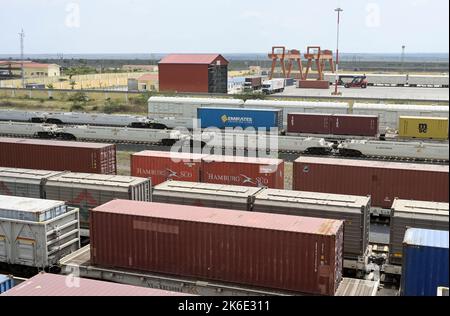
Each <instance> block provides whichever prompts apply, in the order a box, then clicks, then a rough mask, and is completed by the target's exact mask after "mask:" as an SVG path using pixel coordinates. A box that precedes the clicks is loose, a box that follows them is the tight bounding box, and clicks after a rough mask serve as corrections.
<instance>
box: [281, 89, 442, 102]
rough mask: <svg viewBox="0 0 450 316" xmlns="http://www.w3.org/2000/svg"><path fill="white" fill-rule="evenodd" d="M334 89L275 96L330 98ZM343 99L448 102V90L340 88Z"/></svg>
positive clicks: (285, 93) (289, 90) (301, 90)
mask: <svg viewBox="0 0 450 316" xmlns="http://www.w3.org/2000/svg"><path fill="white" fill-rule="evenodd" d="M333 89H334V88H330V89H329V90H321V89H298V88H296V87H287V88H286V90H285V91H284V92H283V93H279V94H275V96H276V95H283V96H308V97H315V96H325V97H328V96H331V92H332V91H333ZM340 91H341V92H342V96H343V97H361V98H380V99H405V100H408V99H417V100H431V99H432V100H442V101H449V90H448V89H445V88H409V87H404V88H394V87H368V88H367V89H356V88H352V89H345V88H340Z"/></svg>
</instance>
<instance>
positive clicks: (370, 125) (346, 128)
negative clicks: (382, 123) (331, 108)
mask: <svg viewBox="0 0 450 316" xmlns="http://www.w3.org/2000/svg"><path fill="white" fill-rule="evenodd" d="M331 121H332V123H331V124H330V125H331V134H333V135H350V136H367V137H376V136H377V135H378V130H379V119H378V116H375V115H343V114H336V115H333V116H332V117H331Z"/></svg>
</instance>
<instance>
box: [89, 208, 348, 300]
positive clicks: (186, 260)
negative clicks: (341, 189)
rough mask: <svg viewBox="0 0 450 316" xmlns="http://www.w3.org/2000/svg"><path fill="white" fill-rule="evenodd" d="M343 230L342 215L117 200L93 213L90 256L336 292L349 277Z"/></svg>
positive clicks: (95, 260) (205, 276) (141, 267)
mask: <svg viewBox="0 0 450 316" xmlns="http://www.w3.org/2000/svg"><path fill="white" fill-rule="evenodd" d="M343 232H344V223H343V221H339V220H331V219H318V218H310V217H299V216H287V215H278V214H265V213H255V212H243V211H230V210H222V209H212V208H201V207H193V206H186V205H171V204H160V203H145V202H135V201H123V200H114V201H111V202H109V203H107V204H104V205H102V206H100V207H97V208H95V209H93V210H92V212H91V259H90V260H91V263H92V264H93V265H98V266H103V267H115V268H120V269H131V270H137V271H146V272H150V273H163V274H167V275H178V276H182V277H190V278H198V279H200V280H204V281H206V282H207V281H210V282H211V281H216V282H226V283H228V284H241V285H248V286H252V287H255V288H264V289H276V290H282V291H289V292H295V293H303V294H310V295H331V296H332V295H334V294H335V292H336V290H337V288H338V286H339V284H340V282H341V280H342V261H343V260H342V249H343ZM155 245H165V246H164V247H156V246H155ZM258 245H259V246H258ZM280 250H283V251H280ZM187 254H189V255H187ZM180 263H182V264H180ZM274 263H276V264H274Z"/></svg>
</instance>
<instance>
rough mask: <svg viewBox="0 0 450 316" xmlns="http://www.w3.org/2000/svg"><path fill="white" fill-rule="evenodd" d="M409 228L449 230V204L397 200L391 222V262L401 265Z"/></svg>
mask: <svg viewBox="0 0 450 316" xmlns="http://www.w3.org/2000/svg"><path fill="white" fill-rule="evenodd" d="M409 227H414V228H422V229H433V230H442V231H448V230H449V204H448V203H434V202H426V201H410V200H400V199H396V200H395V202H394V204H393V205H392V210H391V222H390V242H389V262H390V263H392V264H401V263H402V255H403V252H402V250H403V240H404V238H405V233H406V230H407V229H408V228H409Z"/></svg>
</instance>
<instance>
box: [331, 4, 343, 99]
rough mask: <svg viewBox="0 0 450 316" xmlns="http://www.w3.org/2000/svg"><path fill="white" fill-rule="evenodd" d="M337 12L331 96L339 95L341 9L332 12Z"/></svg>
mask: <svg viewBox="0 0 450 316" xmlns="http://www.w3.org/2000/svg"><path fill="white" fill-rule="evenodd" d="M334 11H335V12H337V44H336V85H335V89H334V92H333V93H332V95H341V93H340V92H339V91H338V84H339V36H340V27H341V12H344V10H343V9H341V8H337V9H335V10H334Z"/></svg>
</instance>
